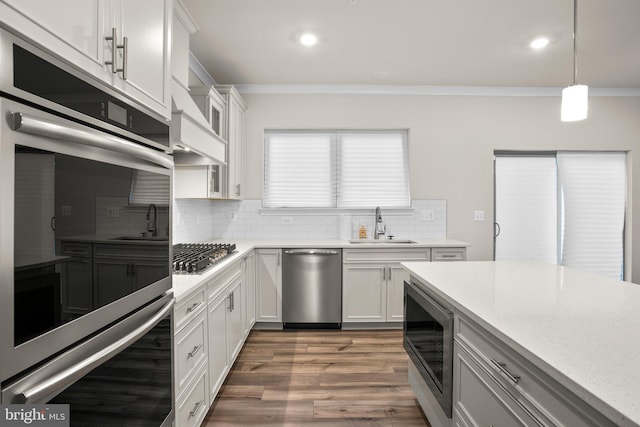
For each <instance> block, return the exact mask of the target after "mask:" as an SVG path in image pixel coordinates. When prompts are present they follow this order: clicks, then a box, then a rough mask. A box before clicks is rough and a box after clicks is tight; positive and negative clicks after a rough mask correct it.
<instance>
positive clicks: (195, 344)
mask: <svg viewBox="0 0 640 427" xmlns="http://www.w3.org/2000/svg"><path fill="white" fill-rule="evenodd" d="M204 301H205V300H204V289H203V288H202V287H200V288H199V289H197V290H195V291H194V292H193V293H192V294H191V295H190V296H189V297H187V298H186V299H185V300H184V301H182V302H180V303H179V304H177V305H176V307H175V308H174V310H173V324H174V328H173V329H174V342H173V361H174V384H175V396H176V427H191V426H198V425H200V423H201V422H202V420H203V419H204V416H205V415H206V413H207V408H208V394H207V375H206V373H207V335H208V334H207V312H206V310H205V309H204V308H205V307H206V305H205V303H204Z"/></svg>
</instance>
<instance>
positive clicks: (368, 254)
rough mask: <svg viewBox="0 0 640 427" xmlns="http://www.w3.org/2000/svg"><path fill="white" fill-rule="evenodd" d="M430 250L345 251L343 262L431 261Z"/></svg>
mask: <svg viewBox="0 0 640 427" xmlns="http://www.w3.org/2000/svg"><path fill="white" fill-rule="evenodd" d="M430 253H431V250H430V249H429V248H394V249H388V248H384V249H383V248H367V249H344V250H343V251H342V262H394V261H396V262H409V261H429V259H430Z"/></svg>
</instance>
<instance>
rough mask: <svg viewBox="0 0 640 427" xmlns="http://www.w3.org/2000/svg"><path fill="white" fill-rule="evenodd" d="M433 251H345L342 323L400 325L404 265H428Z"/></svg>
mask: <svg viewBox="0 0 640 427" xmlns="http://www.w3.org/2000/svg"><path fill="white" fill-rule="evenodd" d="M430 254H431V249H430V248H395V249H388V248H384V249H383V248H371V249H369V248H366V249H365V248H363V249H344V250H343V253H342V261H343V270H342V322H343V324H344V323H368V322H375V323H380V322H401V321H402V319H403V311H404V308H403V304H404V290H403V286H404V281H405V280H409V273H407V272H406V271H405V270H404V269H403V268H402V266H401V265H400V263H401V262H404V261H429V260H430Z"/></svg>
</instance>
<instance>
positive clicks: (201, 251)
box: [173, 243, 236, 273]
mask: <svg viewBox="0 0 640 427" xmlns="http://www.w3.org/2000/svg"><path fill="white" fill-rule="evenodd" d="M235 250H236V245H235V243H179V244H177V245H173V272H174V273H200V272H202V271H203V270H204V269H206V268H207V267H209V266H210V265H212V264H215V263H216V262H218V261H220V260H221V259H223V258H225V257H226V256H228V255H230V254H231V253H233V252H234V251H235Z"/></svg>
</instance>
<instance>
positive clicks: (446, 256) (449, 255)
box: [440, 254, 457, 258]
mask: <svg viewBox="0 0 640 427" xmlns="http://www.w3.org/2000/svg"><path fill="white" fill-rule="evenodd" d="M456 256H457V255H455V254H441V255H440V257H441V258H455V257H456Z"/></svg>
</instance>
